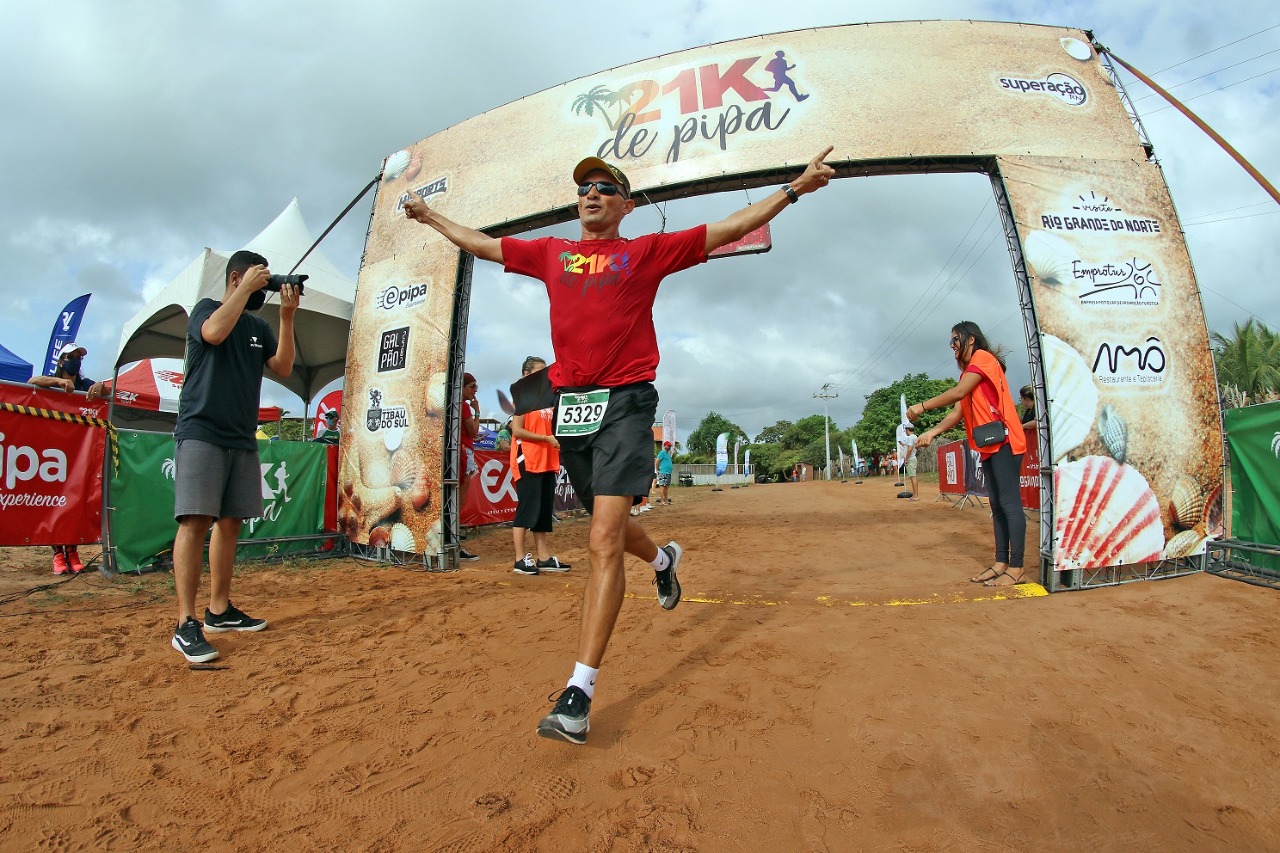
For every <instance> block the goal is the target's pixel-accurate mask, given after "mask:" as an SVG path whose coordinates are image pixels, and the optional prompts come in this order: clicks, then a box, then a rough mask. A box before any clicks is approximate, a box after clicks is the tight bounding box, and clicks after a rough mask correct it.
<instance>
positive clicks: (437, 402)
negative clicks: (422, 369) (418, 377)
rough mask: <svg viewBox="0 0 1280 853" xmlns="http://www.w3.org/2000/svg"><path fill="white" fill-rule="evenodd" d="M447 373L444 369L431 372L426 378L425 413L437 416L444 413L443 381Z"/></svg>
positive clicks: (447, 377) (447, 376)
mask: <svg viewBox="0 0 1280 853" xmlns="http://www.w3.org/2000/svg"><path fill="white" fill-rule="evenodd" d="M448 379H449V375H448V374H447V373H445V372H444V371H440V372H439V373H433V374H431V378H430V379H429V380H427V414H428V415H434V416H436V417H439V416H440V415H443V414H444V404H445V383H446V382H447V381H448Z"/></svg>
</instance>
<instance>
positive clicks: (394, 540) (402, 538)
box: [391, 521, 418, 553]
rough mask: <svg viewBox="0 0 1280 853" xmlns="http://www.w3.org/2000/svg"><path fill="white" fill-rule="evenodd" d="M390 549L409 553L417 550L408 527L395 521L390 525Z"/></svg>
mask: <svg viewBox="0 0 1280 853" xmlns="http://www.w3.org/2000/svg"><path fill="white" fill-rule="evenodd" d="M391 548H392V550H395V551H408V552H410V553H413V552H416V551H417V550H418V545H417V543H416V542H414V541H413V531H412V530H410V529H409V525H407V524H403V523H401V522H399V521H397V522H396V523H395V524H393V525H391Z"/></svg>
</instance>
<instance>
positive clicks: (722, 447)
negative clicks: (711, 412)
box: [716, 432, 729, 477]
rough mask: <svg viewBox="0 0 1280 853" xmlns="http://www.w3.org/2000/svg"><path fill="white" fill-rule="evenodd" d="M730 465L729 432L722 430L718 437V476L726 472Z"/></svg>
mask: <svg viewBox="0 0 1280 853" xmlns="http://www.w3.org/2000/svg"><path fill="white" fill-rule="evenodd" d="M728 467H729V433H727V432H722V433H720V435H718V436H717V437H716V476H717V477H719V476H720V475H721V474H723V473H724V469H725V468H728Z"/></svg>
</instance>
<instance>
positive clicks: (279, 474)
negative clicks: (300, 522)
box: [248, 459, 292, 533]
mask: <svg viewBox="0 0 1280 853" xmlns="http://www.w3.org/2000/svg"><path fill="white" fill-rule="evenodd" d="M258 468H259V471H260V479H259V481H258V485H259V487H260V488H261V489H262V515H261V517H259V518H251V519H249V520H248V525H249V532H250V533H253V531H254V530H255V529H256V528H257V526H258V525H259V524H261V523H262V522H264V521H276V520H277V519H279V518H280V513H281V512H282V511H283V510H284V506H285V504H287V503H288V502H289V501H290V500H292V499H291V498H290V497H289V468H288V465H287V463H286V461H285V460H283V459H281V460H280V461H279V462H259V463H258Z"/></svg>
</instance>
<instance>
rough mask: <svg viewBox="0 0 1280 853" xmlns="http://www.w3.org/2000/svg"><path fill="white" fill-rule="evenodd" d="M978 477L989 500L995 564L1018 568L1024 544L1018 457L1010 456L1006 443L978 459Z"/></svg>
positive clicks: (1024, 531)
mask: <svg viewBox="0 0 1280 853" xmlns="http://www.w3.org/2000/svg"><path fill="white" fill-rule="evenodd" d="M982 474H983V477H984V478H985V479H986V481H987V495H988V496H989V498H990V500H991V525H992V527H994V528H995V536H996V562H997V563H1008V564H1009V568H1011V569H1020V568H1022V559H1023V552H1024V551H1025V550H1026V543H1027V517H1026V516H1025V515H1023V514H1022V493H1021V491H1020V490H1019V489H1018V480H1019V478H1020V476H1021V474H1022V454H1021V453H1019V454H1018V455H1016V456H1015V455H1014V454H1013V451H1012V450H1010V449H1009V444H1008V442H1006V443H1004V444H1002V445H1000V449H999V450H997V451H996V452H995V454H994V455H992V456H989V457H987V458H986V459H983V460H982Z"/></svg>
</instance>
